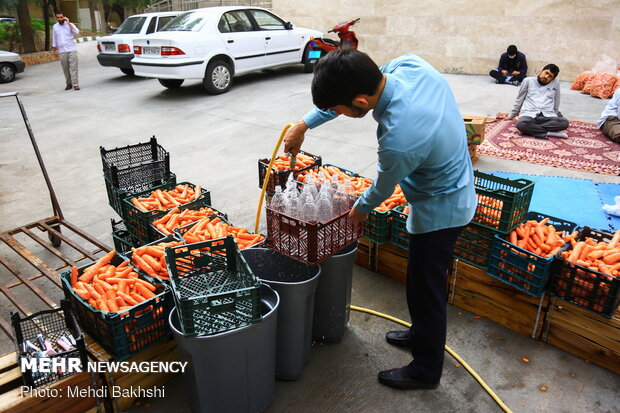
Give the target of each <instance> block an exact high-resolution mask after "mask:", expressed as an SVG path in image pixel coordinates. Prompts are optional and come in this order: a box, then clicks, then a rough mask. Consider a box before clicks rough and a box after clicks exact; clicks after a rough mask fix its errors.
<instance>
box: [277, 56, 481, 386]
mask: <svg viewBox="0 0 620 413" xmlns="http://www.w3.org/2000/svg"><path fill="white" fill-rule="evenodd" d="M312 98H313V102H314V104H315V106H316V108H314V109H313V110H311V111H310V112H308V113H307V114H306V115H305V116H304V117H303V119H301V120H299V121H298V122H297V124H296V125H295V126H293V127H292V128H290V129H289V130H288V132H287V134H286V136H285V148H284V149H285V151H290V152H292V153H297V152H298V151H299V149H300V147H301V144H302V143H303V140H304V133H305V132H306V131H307V130H308V128H315V127H317V126H319V125H322V124H323V123H325V122H327V121H329V120H332V119H334V118H336V117H337V116H338V115H341V114H342V115H345V116H348V117H354V118H362V117H364V116H365V115H366V114H367V113H368V112H369V111H371V110H372V111H373V117H374V119H375V120H376V121H377V123H378V127H377V141H378V145H379V149H378V168H377V178H376V179H375V180H374V183H373V184H372V185H371V187H370V188H369V189H368V190H367V191H366V192H364V193H363V194H362V196H361V197H360V198H359V199H358V200H357V201H356V203H355V205H354V206H353V208H352V209H351V212H350V216H351V218H352V219H355V220H357V221H364V220H365V219H366V218H367V217H368V214H369V213H370V212H371V211H372V210H373V209H374V208H375V207H377V206H378V205H380V204H381V202H382V201H383V200H385V199H386V198H388V197H389V196H390V195H392V193H393V192H394V188H395V186H396V185H397V184H400V185H401V187H402V189H403V192H404V194H405V197H406V198H407V201H408V202H409V203H410V204H411V212H410V214H409V217H408V219H407V230H408V232H410V233H411V235H410V243H409V245H410V247H409V257H408V269H407V304H408V307H409V313H410V315H411V321H412V327H411V329H410V330H408V331H392V332H389V333H388V334H387V335H386V339H387V340H388V342H390V343H391V344H395V345H399V346H403V347H408V348H410V349H411V353H412V355H413V357H414V360H413V361H412V362H411V363H410V364H409V365H407V366H404V367H401V368H395V369H391V370H387V371H382V372H380V373H379V381H380V382H381V383H382V384H385V385H387V386H390V387H394V388H399V389H418V388H435V387H437V386H438V385H439V380H440V378H441V373H442V368H443V351H444V346H445V343H446V320H447V315H446V295H447V294H446V287H445V286H446V277H447V271H448V268H449V266H450V263H451V262H452V255H453V249H454V244H455V242H456V239H457V237H458V235H459V234H460V233H461V231H462V230H463V228H464V226H465V225H467V224H468V223H469V222H470V221H471V219H472V217H473V215H474V212H475V209H476V204H477V201H476V194H475V189H474V180H473V179H474V178H473V168H472V164H471V159H470V157H469V153H468V151H467V136H466V133H465V126H464V123H463V118H462V117H461V113H460V111H459V109H458V106H457V105H456V101H455V99H454V96H453V94H452V91H451V90H450V87H449V86H448V83H447V81H446V80H445V79H444V78H443V76H442V75H441V74H440V73H439V72H437V71H436V70H435V69H434V68H433V67H432V66H431V65H430V64H428V63H427V62H426V61H424V60H423V59H421V58H420V57H418V56H415V55H405V56H401V57H399V58H396V59H394V60H392V61H390V62H388V63H387V64H386V65H385V66H383V67H381V68H378V67H377V65H376V64H375V63H374V62H373V61H372V59H370V57H368V55H366V54H364V53H362V52H359V51H357V50H352V49H341V50H336V51H333V52H330V53H329V54H327V55H326V56H325V57H324V58H323V59H321V60H320V61H319V64H318V65H317V67H316V70H315V74H314V79H313V81H312Z"/></svg>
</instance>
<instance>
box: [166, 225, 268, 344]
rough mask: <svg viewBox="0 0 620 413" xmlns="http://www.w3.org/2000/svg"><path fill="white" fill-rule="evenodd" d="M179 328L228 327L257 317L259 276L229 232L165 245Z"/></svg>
mask: <svg viewBox="0 0 620 413" xmlns="http://www.w3.org/2000/svg"><path fill="white" fill-rule="evenodd" d="M166 261H167V263H168V272H169V273H170V283H171V286H172V292H173V297H174V301H175V304H176V308H177V312H178V315H179V321H180V324H181V329H182V330H183V334H184V335H185V336H187V337H192V336H197V335H208V334H215V333H220V332H223V331H228V330H231V329H234V328H238V327H243V326H246V325H250V324H252V323H255V322H257V321H259V320H260V319H261V312H260V281H259V279H258V278H257V277H256V276H255V275H254V273H252V271H251V270H250V267H249V265H248V264H247V262H246V261H245V258H243V255H241V253H240V252H239V249H238V248H237V244H236V243H235V241H234V240H233V238H232V237H226V238H221V239H217V240H214V241H204V242H198V243H195V244H187V245H184V246H180V247H176V248H168V249H166Z"/></svg>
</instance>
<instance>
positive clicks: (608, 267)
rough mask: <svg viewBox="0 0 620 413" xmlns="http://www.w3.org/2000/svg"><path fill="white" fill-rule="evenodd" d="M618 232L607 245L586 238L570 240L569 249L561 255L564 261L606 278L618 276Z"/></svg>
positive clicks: (619, 251) (619, 257)
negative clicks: (598, 273)
mask: <svg viewBox="0 0 620 413" xmlns="http://www.w3.org/2000/svg"><path fill="white" fill-rule="evenodd" d="M619 241H620V230H617V231H616V232H615V233H614V235H613V237H612V239H611V240H610V241H609V243H607V242H605V241H600V242H597V241H596V240H594V239H592V238H590V237H586V238H585V239H584V240H582V241H576V240H575V239H574V238H573V239H572V240H570V242H571V246H572V248H571V249H568V250H566V251H564V252H563V253H562V258H564V259H565V260H566V261H570V262H573V263H575V264H578V265H581V266H582V267H586V268H588V269H590V270H592V271H597V272H600V273H602V274H604V275H605V276H606V277H608V278H610V279H611V277H618V276H620V246H619V245H618V242H619Z"/></svg>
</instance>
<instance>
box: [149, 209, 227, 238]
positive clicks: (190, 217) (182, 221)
mask: <svg viewBox="0 0 620 413" xmlns="http://www.w3.org/2000/svg"><path fill="white" fill-rule="evenodd" d="M217 213H218V211H216V210H215V209H213V208H209V207H202V208H200V209H191V208H188V209H185V210H183V211H180V210H179V208H173V209H171V210H170V211H168V213H167V214H166V215H164V216H163V217H161V218H159V219H156V220H155V221H153V222H152V223H151V225H153V226H154V227H155V228H157V229H158V230H159V231H160V232H161V233H163V234H165V235H170V234H172V231H173V230H174V229H175V228H180V227H182V226H184V225H188V224H191V223H192V222H196V221H198V220H200V219H202V218H204V217H208V216H210V215H213V214H217Z"/></svg>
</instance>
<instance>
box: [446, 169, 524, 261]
mask: <svg viewBox="0 0 620 413" xmlns="http://www.w3.org/2000/svg"><path fill="white" fill-rule="evenodd" d="M474 186H475V187H476V196H477V197H478V207H477V208H476V213H475V214H474V218H473V219H472V221H471V222H470V223H469V225H468V226H467V227H466V228H465V229H464V230H463V232H462V233H461V235H460V236H459V237H458V239H457V241H456V245H455V248H454V255H455V258H457V259H460V260H463V261H464V262H466V263H468V264H471V265H473V266H475V267H477V268H481V269H483V270H487V267H488V261H489V256H490V253H491V248H492V246H493V243H494V240H495V235H499V236H500V237H505V236H506V235H507V234H509V233H510V231H512V230H513V229H515V228H516V227H517V226H518V225H519V224H521V223H522V222H523V221H525V218H526V216H527V213H528V210H529V207H530V201H531V199H532V194H533V193H534V182H532V181H529V180H527V179H515V180H511V179H506V178H500V177H497V176H494V175H490V174H485V173H483V172H480V171H474Z"/></svg>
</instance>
